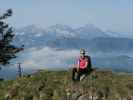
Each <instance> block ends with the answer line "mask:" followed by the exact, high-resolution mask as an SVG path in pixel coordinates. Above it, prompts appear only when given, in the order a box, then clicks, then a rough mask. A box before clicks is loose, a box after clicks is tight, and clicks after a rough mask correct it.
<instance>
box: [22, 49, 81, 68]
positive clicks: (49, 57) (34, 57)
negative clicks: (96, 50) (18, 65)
mask: <svg viewBox="0 0 133 100" xmlns="http://www.w3.org/2000/svg"><path fill="white" fill-rule="evenodd" d="M78 54H79V51H78V50H55V49H52V48H49V47H44V48H42V49H40V50H38V49H37V48H32V49H29V50H26V53H25V54H23V57H22V56H21V58H23V60H22V59H21V61H22V66H23V68H32V69H45V68H53V69H54V68H65V67H66V68H68V67H69V65H68V63H70V64H72V63H73V61H74V60H75V58H76V57H77V56H78ZM71 60H73V61H71Z"/></svg>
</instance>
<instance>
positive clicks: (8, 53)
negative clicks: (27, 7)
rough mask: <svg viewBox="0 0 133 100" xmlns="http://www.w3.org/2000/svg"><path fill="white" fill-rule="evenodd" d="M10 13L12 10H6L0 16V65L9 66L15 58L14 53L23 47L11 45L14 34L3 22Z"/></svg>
mask: <svg viewBox="0 0 133 100" xmlns="http://www.w3.org/2000/svg"><path fill="white" fill-rule="evenodd" d="M12 13H13V12H12V10H11V9H8V10H7V11H6V12H5V13H4V14H2V15H1V14H0V65H6V64H9V63H10V60H11V59H12V58H16V53H18V52H20V51H22V50H23V46H20V47H16V46H15V45H13V44H12V41H13V38H14V36H15V34H14V33H13V28H12V27H11V26H9V24H7V23H6V22H5V21H6V19H7V18H9V17H11V16H12Z"/></svg>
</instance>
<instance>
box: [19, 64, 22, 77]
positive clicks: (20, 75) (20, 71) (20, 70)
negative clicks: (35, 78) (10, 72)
mask: <svg viewBox="0 0 133 100" xmlns="http://www.w3.org/2000/svg"><path fill="white" fill-rule="evenodd" d="M18 76H19V77H22V68H21V63H18Z"/></svg>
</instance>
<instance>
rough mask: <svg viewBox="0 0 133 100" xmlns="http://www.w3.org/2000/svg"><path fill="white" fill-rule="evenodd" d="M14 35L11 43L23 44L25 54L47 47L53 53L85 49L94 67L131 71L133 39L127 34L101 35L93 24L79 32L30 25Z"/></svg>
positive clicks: (62, 26)
mask: <svg viewBox="0 0 133 100" xmlns="http://www.w3.org/2000/svg"><path fill="white" fill-rule="evenodd" d="M15 33H16V36H15V39H14V41H13V43H14V44H15V45H20V44H24V45H25V50H28V49H30V48H36V49H38V48H39V49H41V48H44V47H50V48H53V49H55V50H70V51H71V50H73V49H74V50H79V49H80V48H85V49H86V50H87V51H88V53H89V54H90V55H92V56H93V57H92V58H94V59H93V62H94V65H105V66H110V67H113V68H114V61H116V62H117V63H115V67H116V66H117V65H118V66H117V67H118V69H120V68H124V67H125V66H126V68H127V67H128V68H129V69H132V68H131V66H132V65H133V62H132V59H133V58H132V57H133V55H132V53H133V38H132V37H131V35H129V34H126V33H125V34H123V33H117V32H112V31H106V32H104V31H102V30H101V29H100V28H97V27H96V26H94V25H93V24H87V25H85V26H82V27H79V28H72V27H70V26H68V25H61V24H56V25H52V26H50V27H48V28H46V29H44V28H41V27H37V26H36V25H29V26H26V27H23V28H20V29H16V31H15ZM119 58H120V59H122V60H119ZM125 59H126V60H125ZM127 59H128V60H127ZM113 60H114V61H113Z"/></svg>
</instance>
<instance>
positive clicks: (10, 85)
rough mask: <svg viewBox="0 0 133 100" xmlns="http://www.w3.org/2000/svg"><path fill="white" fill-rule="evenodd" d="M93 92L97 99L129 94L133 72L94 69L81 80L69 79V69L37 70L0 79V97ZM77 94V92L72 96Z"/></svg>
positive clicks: (59, 98)
mask: <svg viewBox="0 0 133 100" xmlns="http://www.w3.org/2000/svg"><path fill="white" fill-rule="evenodd" d="M91 93H94V94H95V95H97V96H98V97H99V98H101V99H100V100H102V99H103V98H105V100H119V99H120V98H127V99H128V98H129V97H132V96H133V75H129V74H124V75H119V74H114V73H111V72H109V71H96V72H95V73H91V74H90V75H88V76H87V77H86V78H85V79H84V80H83V81H81V82H73V81H72V80H71V71H41V72H38V73H36V74H34V75H32V76H31V77H26V76H25V77H23V78H17V79H16V80H13V81H4V82H0V100H4V97H5V95H6V94H14V96H12V98H11V100H32V99H33V98H34V100H67V98H70V100H74V96H75V98H76V97H77V98H78V97H80V96H82V95H90V94H91ZM76 95H77V96H76Z"/></svg>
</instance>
